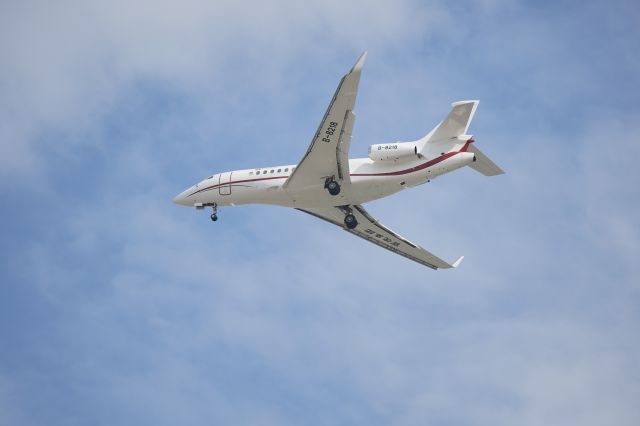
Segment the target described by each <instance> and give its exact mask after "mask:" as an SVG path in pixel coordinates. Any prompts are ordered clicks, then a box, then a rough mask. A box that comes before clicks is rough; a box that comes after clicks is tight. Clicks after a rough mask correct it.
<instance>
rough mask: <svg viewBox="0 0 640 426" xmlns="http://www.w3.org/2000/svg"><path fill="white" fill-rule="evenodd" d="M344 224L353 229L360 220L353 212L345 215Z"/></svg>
mask: <svg viewBox="0 0 640 426" xmlns="http://www.w3.org/2000/svg"><path fill="white" fill-rule="evenodd" d="M344 224H345V226H346V227H347V228H349V229H353V228H355V227H356V226H358V221H357V220H356V217H355V216H354V215H353V213H349V214H347V215H346V216H345V217H344Z"/></svg>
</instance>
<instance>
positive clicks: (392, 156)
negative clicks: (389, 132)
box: [369, 142, 421, 161]
mask: <svg viewBox="0 0 640 426" xmlns="http://www.w3.org/2000/svg"><path fill="white" fill-rule="evenodd" d="M420 157H421V156H420V154H418V145H417V144H416V143H415V142H396V143H381V144H377V145H371V146H370V147H369V158H370V159H372V160H373V161H397V160H408V159H411V158H420Z"/></svg>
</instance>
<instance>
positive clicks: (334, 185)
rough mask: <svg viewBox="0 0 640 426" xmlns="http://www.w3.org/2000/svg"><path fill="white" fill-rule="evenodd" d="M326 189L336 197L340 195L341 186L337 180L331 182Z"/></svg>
mask: <svg viewBox="0 0 640 426" xmlns="http://www.w3.org/2000/svg"><path fill="white" fill-rule="evenodd" d="M325 188H327V191H329V194H331V195H334V196H335V195H338V194H339V193H340V184H339V183H338V182H336V181H335V180H330V181H329V182H327V184H326V185H325Z"/></svg>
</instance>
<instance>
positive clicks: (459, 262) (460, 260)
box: [451, 256, 464, 268]
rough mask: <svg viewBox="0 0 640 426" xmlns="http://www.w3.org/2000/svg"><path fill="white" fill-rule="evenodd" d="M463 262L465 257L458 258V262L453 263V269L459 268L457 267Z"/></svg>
mask: <svg viewBox="0 0 640 426" xmlns="http://www.w3.org/2000/svg"><path fill="white" fill-rule="evenodd" d="M463 260H464V256H460V257H459V258H458V260H456V261H455V262H453V263H452V264H451V267H452V268H457V267H458V266H459V265H460V264H461V263H462V261H463Z"/></svg>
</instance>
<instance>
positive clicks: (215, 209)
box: [211, 203, 218, 222]
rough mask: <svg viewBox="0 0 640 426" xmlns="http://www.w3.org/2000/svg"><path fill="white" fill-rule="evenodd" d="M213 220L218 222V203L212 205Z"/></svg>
mask: <svg viewBox="0 0 640 426" xmlns="http://www.w3.org/2000/svg"><path fill="white" fill-rule="evenodd" d="M211 220H212V221H214V222H215V221H217V220H218V205H217V204H216V203H213V204H212V205H211Z"/></svg>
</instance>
